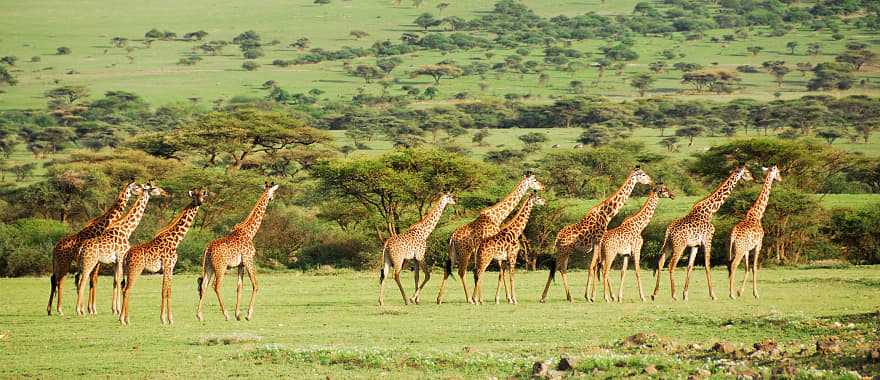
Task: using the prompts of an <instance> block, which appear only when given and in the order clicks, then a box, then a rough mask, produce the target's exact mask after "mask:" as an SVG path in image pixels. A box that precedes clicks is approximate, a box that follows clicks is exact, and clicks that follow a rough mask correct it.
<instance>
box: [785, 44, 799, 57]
mask: <svg viewBox="0 0 880 380" xmlns="http://www.w3.org/2000/svg"><path fill="white" fill-rule="evenodd" d="M785 47H786V48H788V51H789V52H790V53H791V55H794V50H795V49H797V47H798V43H797V41H789V42H788V43H787V44H785Z"/></svg>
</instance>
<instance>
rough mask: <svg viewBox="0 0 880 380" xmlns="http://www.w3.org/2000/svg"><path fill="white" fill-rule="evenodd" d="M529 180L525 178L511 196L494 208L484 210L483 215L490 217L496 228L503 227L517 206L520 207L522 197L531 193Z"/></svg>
mask: <svg viewBox="0 0 880 380" xmlns="http://www.w3.org/2000/svg"><path fill="white" fill-rule="evenodd" d="M528 179H529V178H528V177H526V178H523V179H522V180H521V181H519V183H518V184H517V185H516V187H515V188H514V189H513V191H512V192H510V194H508V195H507V196H506V197H504V199H502V200H501V201H499V202H498V203H496V204H494V205H493V206H491V207H489V208H487V209H485V210H483V211H482V212H481V214H483V215H486V216H488V217H489V218H490V219H491V220H492V223H494V224H495V225H496V226H498V225H501V222H503V221H504V219H506V218H507V216H508V215H510V213H511V212H513V210H514V209H515V208H516V206H517V205H519V202H520V201H521V200H522V197H523V196H525V195H526V192H528V191H529V185H528Z"/></svg>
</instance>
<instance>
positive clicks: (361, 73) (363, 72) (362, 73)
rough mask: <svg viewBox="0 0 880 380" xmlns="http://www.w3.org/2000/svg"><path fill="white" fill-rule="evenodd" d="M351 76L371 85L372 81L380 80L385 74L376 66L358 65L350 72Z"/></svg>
mask: <svg viewBox="0 0 880 380" xmlns="http://www.w3.org/2000/svg"><path fill="white" fill-rule="evenodd" d="M352 75H354V76H357V77H359V78H361V79H363V80H364V83H371V82H372V81H373V79H381V78H382V77H384V76H385V74H384V73H383V72H382V70H380V69H379V68H378V67H376V66H372V65H358V66H357V67H355V69H354V70H352Z"/></svg>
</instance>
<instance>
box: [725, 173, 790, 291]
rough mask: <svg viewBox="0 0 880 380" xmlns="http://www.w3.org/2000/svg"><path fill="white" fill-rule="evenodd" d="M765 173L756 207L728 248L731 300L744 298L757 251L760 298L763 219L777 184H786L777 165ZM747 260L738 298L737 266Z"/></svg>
mask: <svg viewBox="0 0 880 380" xmlns="http://www.w3.org/2000/svg"><path fill="white" fill-rule="evenodd" d="M761 169H762V170H763V171H764V185H763V186H762V188H761V193H760V194H758V199H756V200H755V204H754V205H752V208H750V209H749V211H748V213H746V217H745V218H744V219H743V220H742V221H741V222H739V223H737V224H736V226H734V227H733V230H732V231H731V232H730V247H729V249H728V260H730V265H728V267H727V268H728V272H729V273H728V286H729V288H730V298H731V299H736V297H739V296H740V295H742V292H743V288H744V287H745V286H746V279H748V277H749V252H750V251H752V250H754V251H755V254H754V258H753V262H754V264H753V265H754V266H753V267H752V295H754V296H755V298H758V284H757V277H758V255H760V254H761V244H762V243H763V240H764V227H762V226H761V219H762V218H763V217H764V211H765V210H766V209H767V202H768V201H769V200H770V188H771V187H772V186H773V181H780V182H781V181H782V176H781V175H780V174H779V168H778V167H777V166H776V165H773V166H772V167H770V168H769V169H768V168H761ZM743 257H745V259H746V261H745V271H746V274H745V277H743V281H742V284H741V285H740V287H739V290H738V291H737V292H736V295H735V296H734V294H733V283H734V280H735V279H736V267H738V266H739V262H740V260H742V259H743Z"/></svg>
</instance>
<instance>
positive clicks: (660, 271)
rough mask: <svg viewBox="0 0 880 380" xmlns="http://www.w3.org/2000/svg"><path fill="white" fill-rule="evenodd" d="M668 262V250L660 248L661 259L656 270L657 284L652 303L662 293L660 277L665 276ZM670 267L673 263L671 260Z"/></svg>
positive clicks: (655, 278)
mask: <svg viewBox="0 0 880 380" xmlns="http://www.w3.org/2000/svg"><path fill="white" fill-rule="evenodd" d="M665 262H666V249H665V247H661V248H660V259H659V260H657V269H655V270H654V280H655V281H656V284H654V291H653V292H652V293H651V301H653V300H655V299H656V298H657V294H658V293H660V277H661V274H663V264H664V263H665ZM669 265H670V266H671V265H672V262H671V260H670V264H669Z"/></svg>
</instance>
